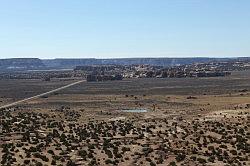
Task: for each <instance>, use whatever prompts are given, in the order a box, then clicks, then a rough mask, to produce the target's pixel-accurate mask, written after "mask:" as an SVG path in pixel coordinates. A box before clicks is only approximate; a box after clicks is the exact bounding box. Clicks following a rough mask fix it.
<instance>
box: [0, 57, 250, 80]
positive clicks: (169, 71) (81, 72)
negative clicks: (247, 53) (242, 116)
mask: <svg viewBox="0 0 250 166" xmlns="http://www.w3.org/2000/svg"><path fill="white" fill-rule="evenodd" d="M248 69H250V60H248V59H247V60H241V61H239V60H231V61H225V62H208V63H193V64H190V65H175V66H171V67H164V66H153V65H147V64H143V65H142V64H134V65H85V66H76V67H75V68H74V70H72V69H71V70H70V69H69V70H49V71H47V70H44V71H43V70H40V71H39V70H38V71H22V72H20V71H19V72H2V73H1V72H0V79H42V80H43V81H50V80H51V79H53V78H59V79H60V78H67V79H70V78H84V79H86V80H87V81H88V82H101V81H113V80H122V79H128V78H183V77H225V76H228V75H231V72H232V71H240V70H248Z"/></svg>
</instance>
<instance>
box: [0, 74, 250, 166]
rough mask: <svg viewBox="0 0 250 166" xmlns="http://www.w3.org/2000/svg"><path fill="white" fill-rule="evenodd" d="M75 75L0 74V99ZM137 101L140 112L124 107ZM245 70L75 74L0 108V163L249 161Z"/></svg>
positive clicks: (249, 94)
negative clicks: (87, 77) (100, 77)
mask: <svg viewBox="0 0 250 166" xmlns="http://www.w3.org/2000/svg"><path fill="white" fill-rule="evenodd" d="M76 81H78V80H72V79H68V80H64V79H54V80H51V81H49V82H45V81H41V80H4V79H3V80H0V106H4V105H6V104H9V103H12V102H15V101H18V100H21V99H24V98H27V97H31V96H34V95H37V94H41V93H44V92H47V91H50V90H53V89H56V88H59V87H62V86H65V85H67V84H70V83H72V82H76ZM130 109H139V110H142V109H143V110H147V112H138V113H136V112H124V111H123V110H130ZM249 122H250V71H238V72H233V73H232V75H231V76H227V77H216V78H166V79H160V78H159V79H157V78H142V79H125V80H122V81H107V82H83V83H80V84H78V85H75V86H72V87H69V88H67V89H63V90H61V91H58V92H55V93H52V94H50V95H46V96H43V97H39V98H37V99H33V100H29V101H26V102H24V103H21V104H18V105H17V106H15V107H12V108H6V109H2V110H1V111H0V124H1V127H0V145H1V146H0V161H1V165H38V166H42V165H121V166H126V165H150V166H154V165H162V166H165V165H172V166H174V165H190V166H194V165H214V166H220V165H228V166H232V165H246V166H247V165H250V128H249V127H250V123H249Z"/></svg>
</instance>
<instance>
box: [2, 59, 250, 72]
mask: <svg viewBox="0 0 250 166" xmlns="http://www.w3.org/2000/svg"><path fill="white" fill-rule="evenodd" d="M231 60H250V58H249V57H242V58H202V57H198V58H115V59H95V58H86V59H38V58H12V59H0V71H23V70H35V69H41V70H42V69H73V68H75V67H76V66H84V65H111V64H112V65H132V64H148V65H155V66H166V67H167V66H176V65H185V64H192V63H207V62H212V61H231Z"/></svg>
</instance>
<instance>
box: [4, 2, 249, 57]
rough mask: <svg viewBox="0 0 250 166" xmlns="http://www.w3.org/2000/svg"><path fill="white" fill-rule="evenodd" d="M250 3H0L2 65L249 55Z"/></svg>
mask: <svg viewBox="0 0 250 166" xmlns="http://www.w3.org/2000/svg"><path fill="white" fill-rule="evenodd" d="M249 9H250V1H249V0H237V1H236V0H72V1H71V0H22V1H21V0H0V58H18V57H38V58H124V57H237V56H250V10H249Z"/></svg>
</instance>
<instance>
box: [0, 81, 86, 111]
mask: <svg viewBox="0 0 250 166" xmlns="http://www.w3.org/2000/svg"><path fill="white" fill-rule="evenodd" d="M84 81H85V80H81V81H77V82H74V83H71V84H68V85H66V86H63V87H60V88H57V89H54V90H51V91H48V92H45V93H42V94H39V95H36V96H32V97H29V98H26V99H22V100H19V101H16V102H14V103H10V104H7V105H4V106H1V107H0V109H4V108H8V107H13V106H15V105H17V104H20V103H23V102H25V101H28V100H32V99H36V98H39V97H42V96H45V95H49V94H51V93H54V92H57V91H60V90H63V89H66V88H68V87H71V86H74V85H76V84H80V83H82V82H84Z"/></svg>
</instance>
